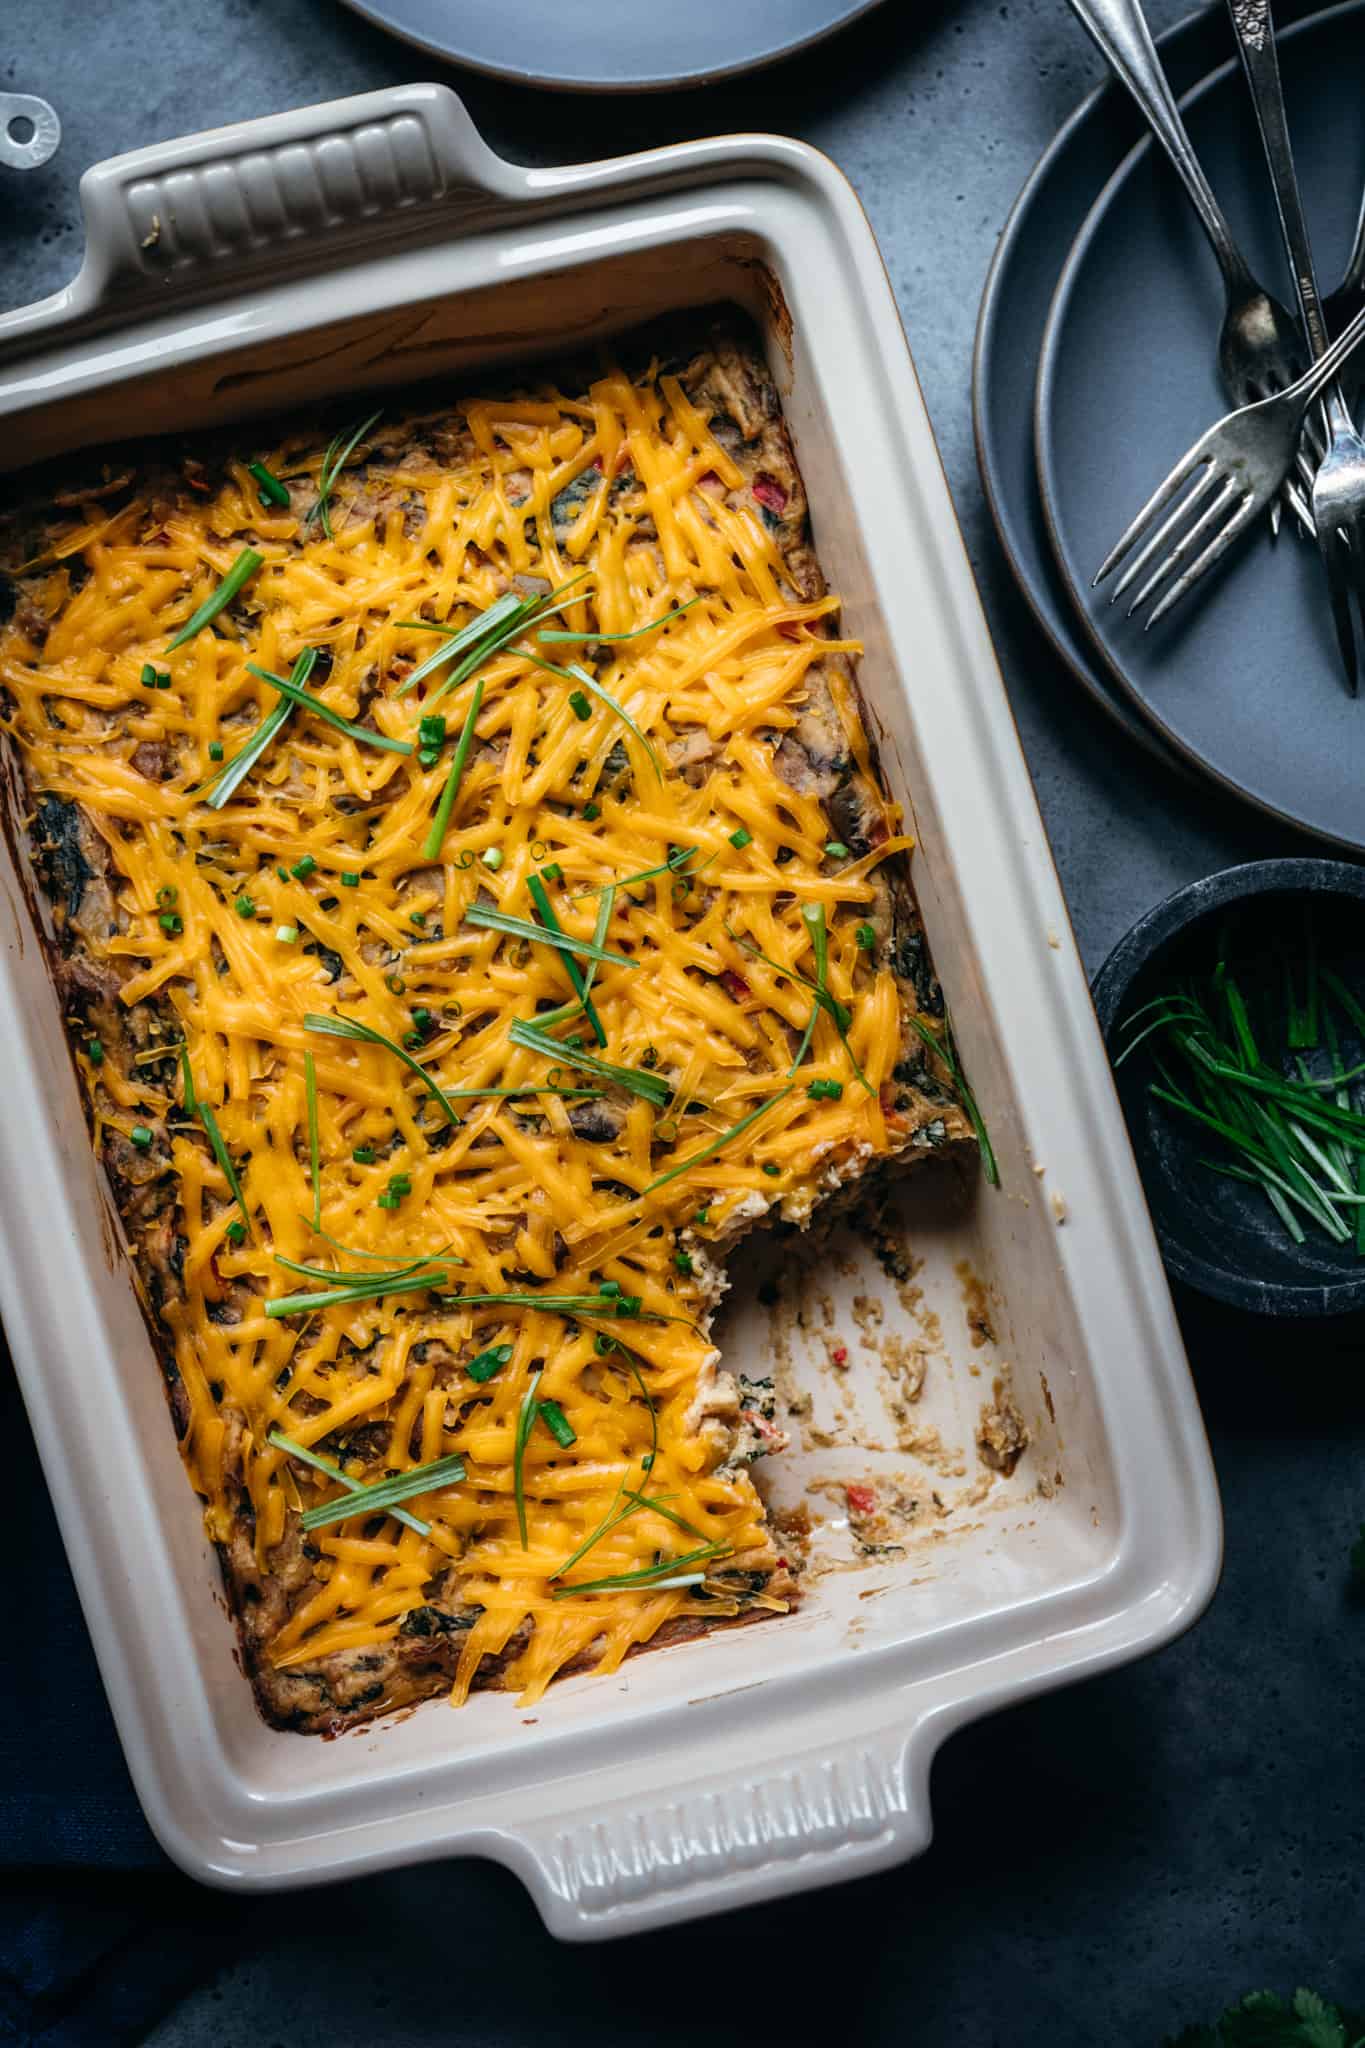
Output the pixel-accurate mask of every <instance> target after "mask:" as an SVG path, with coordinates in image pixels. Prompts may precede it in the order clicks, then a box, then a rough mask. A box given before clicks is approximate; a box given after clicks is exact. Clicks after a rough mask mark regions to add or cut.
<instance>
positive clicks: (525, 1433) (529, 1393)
mask: <svg viewBox="0 0 1365 2048" xmlns="http://www.w3.org/2000/svg"><path fill="white" fill-rule="evenodd" d="M539 1385H540V1375H539V1373H533V1374H532V1376H531V1383H530V1385H529V1386H528V1387H527V1389H526V1392H525V1393H524V1394H523V1396H522V1400H521V1408H520V1410H519V1412H518V1415H517V1434H516V1440H515V1442H514V1444H513V1447H512V1492H513V1495H514V1497H515V1500H516V1508H517V1531H518V1533H519V1535H520V1537H521V1547H522V1549H523V1550H525V1549H526V1548H527V1538H526V1483H525V1475H524V1471H523V1467H524V1465H525V1460H526V1445H527V1442H528V1441H529V1439H530V1435H531V1431H532V1429H533V1428H534V1427H535V1420H536V1407H537V1402H536V1388H537V1387H538V1386H539Z"/></svg>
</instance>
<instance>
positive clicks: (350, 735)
mask: <svg viewBox="0 0 1365 2048" xmlns="http://www.w3.org/2000/svg"><path fill="white" fill-rule="evenodd" d="M247 668H248V670H249V672H250V673H251V674H252V675H253V676H259V677H260V679H261V681H262V682H263V683H270V684H272V685H273V686H274V688H275V689H277V690H278V691H279V692H280V695H281V696H282V697H287V698H288V699H289V700H290V702H291V703H294V704H301V705H302V706H303V707H304V709H305V710H306V711H311V712H312V713H313V714H314V716H315V717H317V718H321V719H324V720H325V721H326V723H327V724H328V725H330V726H332V727H334V728H335V730H336V731H337V732H340V733H345V735H346V737H347V739H352V740H356V741H358V743H359V744H360V745H361V746H363V747H379V748H380V749H381V750H382V751H383V752H384V753H386V754H410V753H411V752H412V746H411V744H410V742H409V741H407V740H394V739H390V738H389V735H388V734H387V733H386V732H371V730H370V728H369V726H367V725H356V724H355V723H354V722H353V720H351V719H349V718H343V717H342V715H341V713H340V712H339V711H333V709H332V707H331V705H330V704H324V703H323V701H322V699H321V697H314V696H313V695H312V693H311V692H310V691H308V690H305V689H301V688H300V686H299V685H298V684H297V683H296V682H295V681H294V679H293V677H292V676H277V675H274V674H272V672H271V671H270V670H269V669H268V668H258V667H257V666H256V663H255V662H254V661H249V662H248V663H247Z"/></svg>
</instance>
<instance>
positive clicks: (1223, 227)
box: [1071, 0, 1313, 534]
mask: <svg viewBox="0 0 1365 2048" xmlns="http://www.w3.org/2000/svg"><path fill="white" fill-rule="evenodd" d="M1071 6H1072V9H1073V11H1074V13H1075V14H1076V15H1077V17H1078V19H1079V20H1080V22H1081V25H1082V27H1083V28H1085V29H1086V30H1087V32H1088V33H1089V35H1090V36H1091V37H1092V39H1093V40H1094V42H1095V43H1096V44H1097V45H1098V47H1099V50H1100V52H1101V54H1102V55H1103V56H1104V58H1105V59H1106V60H1107V62H1108V63H1109V64H1110V66H1111V67H1112V69H1113V70H1114V72H1115V74H1116V75H1117V77H1118V78H1119V79H1120V80H1121V81H1122V83H1123V84H1124V85H1125V86H1127V88H1128V90H1129V92H1130V93H1131V94H1132V96H1133V98H1134V99H1135V100H1136V101H1137V104H1138V107H1139V108H1140V110H1141V112H1142V113H1143V114H1144V115H1145V116H1146V119H1147V123H1148V125H1149V127H1150V128H1151V130H1152V133H1153V134H1154V135H1155V137H1156V139H1157V141H1158V142H1159V143H1160V144H1161V147H1162V148H1163V149H1164V150H1165V152H1166V154H1167V156H1168V157H1169V158H1170V160H1171V163H1172V165H1173V166H1174V168H1175V171H1176V173H1177V175H1178V176H1179V178H1180V180H1181V183H1182V184H1183V185H1184V187H1185V190H1186V192H1187V193H1188V194H1189V197H1190V201H1191V204H1192V205H1193V207H1194V210H1195V212H1196V214H1197V215H1198V216H1199V221H1200V225H1201V226H1202V227H1203V230H1204V233H1205V234H1206V235H1207V236H1208V238H1209V243H1210V245H1211V247H1212V249H1213V253H1214V256H1215V257H1216V258H1217V261H1218V267H1219V269H1220V270H1221V271H1222V273H1223V288H1224V291H1225V293H1226V296H1227V306H1226V310H1225V312H1224V315H1223V326H1222V331H1221V332H1220V334H1219V337H1218V373H1219V376H1220V377H1221V379H1222V383H1223V389H1224V391H1225V392H1226V393H1227V396H1228V400H1229V402H1230V403H1231V404H1232V405H1234V406H1246V405H1251V404H1254V403H1255V402H1256V401H1257V400H1258V399H1262V398H1269V397H1272V396H1273V395H1274V394H1275V393H1276V392H1277V391H1283V390H1284V389H1285V388H1286V386H1287V385H1290V384H1292V383H1293V382H1294V379H1295V378H1296V377H1299V376H1302V374H1303V372H1304V370H1305V369H1306V368H1307V365H1308V355H1307V351H1306V350H1305V348H1304V345H1303V337H1302V335H1301V334H1300V332H1299V328H1298V323H1297V321H1296V320H1295V319H1294V317H1293V315H1292V314H1291V313H1290V312H1289V311H1288V309H1287V308H1286V307H1284V306H1282V305H1281V304H1280V302H1279V300H1278V299H1275V298H1272V297H1271V295H1270V293H1269V292H1268V291H1266V290H1265V289H1264V288H1263V287H1262V286H1261V285H1260V284H1258V283H1257V281H1256V279H1255V278H1254V277H1253V276H1252V274H1251V269H1250V266H1249V265H1248V263H1247V261H1246V258H1245V257H1244V256H1243V254H1242V252H1241V250H1240V249H1239V248H1238V246H1237V244H1236V242H1235V241H1234V239H1233V234H1232V230H1231V228H1230V227H1229V226H1228V223H1227V219H1226V217H1225V215H1224V213H1223V210H1222V208H1221V207H1220V206H1219V204H1218V201H1217V199H1216V198H1215V197H1214V195H1213V188H1212V187H1211V186H1210V184H1209V181H1208V179H1207V178H1206V177H1205V176H1204V173H1203V170H1202V169H1201V167H1200V164H1199V160H1198V158H1197V157H1196V156H1195V153H1194V147H1193V145H1192V143H1191V142H1190V138H1189V136H1188V135H1187V133H1186V132H1185V124H1184V122H1183V121H1182V120H1181V118H1180V110H1179V108H1178V107H1177V106H1176V103H1175V96H1174V94H1173V93H1172V91H1171V88H1170V85H1169V84H1168V82H1167V79H1166V74H1165V72H1164V71H1163V70H1162V68H1161V59H1160V58H1159V57H1158V56H1157V53H1156V46H1155V44H1154V43H1153V41H1152V37H1151V31H1150V30H1149V29H1148V27H1147V22H1146V18H1145V16H1144V15H1143V12H1142V8H1141V6H1140V4H1139V0H1071ZM1285 496H1286V498H1287V499H1288V501H1289V502H1290V504H1292V506H1293V508H1294V511H1295V512H1296V514H1297V515H1298V518H1299V521H1300V523H1301V525H1302V526H1303V528H1304V531H1305V532H1306V533H1309V534H1311V532H1312V530H1313V527H1312V520H1311V518H1310V516H1309V512H1308V506H1307V503H1306V501H1305V499H1304V497H1303V494H1302V492H1301V491H1300V490H1299V488H1298V486H1297V484H1296V483H1294V482H1292V481H1290V480H1288V479H1286V483H1285ZM1272 524H1273V525H1274V526H1275V527H1276V528H1277V529H1278V525H1279V506H1278V503H1276V505H1275V506H1274V508H1273V511H1272Z"/></svg>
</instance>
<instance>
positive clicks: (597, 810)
mask: <svg viewBox="0 0 1365 2048" xmlns="http://www.w3.org/2000/svg"><path fill="white" fill-rule="evenodd" d="M601 815H602V806H601V804H584V806H583V816H584V817H585V818H586V819H587V821H588V823H589V824H590V825H591V824H593V823H594V822H595V821H596V820H597V819H598V818H600V817H601Z"/></svg>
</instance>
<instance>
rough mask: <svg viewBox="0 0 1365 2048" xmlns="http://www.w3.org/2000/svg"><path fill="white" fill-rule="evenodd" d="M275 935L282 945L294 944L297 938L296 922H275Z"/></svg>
mask: <svg viewBox="0 0 1365 2048" xmlns="http://www.w3.org/2000/svg"><path fill="white" fill-rule="evenodd" d="M275 937H276V938H277V939H278V940H279V942H280V944H281V945H282V946H296V945H297V944H298V940H299V928H298V926H297V925H296V924H277V925H276V927H275Z"/></svg>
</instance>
